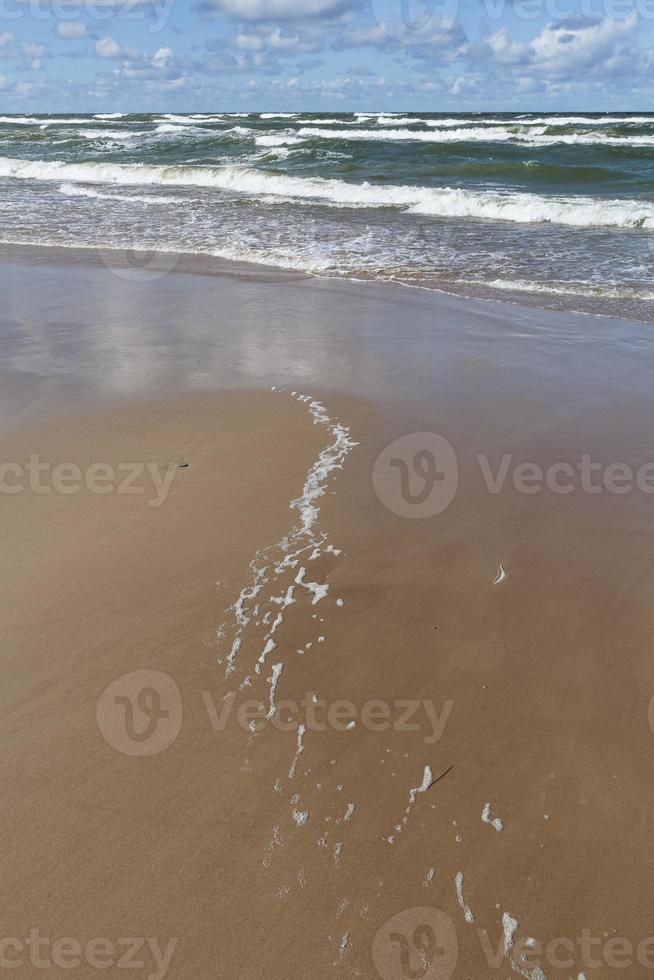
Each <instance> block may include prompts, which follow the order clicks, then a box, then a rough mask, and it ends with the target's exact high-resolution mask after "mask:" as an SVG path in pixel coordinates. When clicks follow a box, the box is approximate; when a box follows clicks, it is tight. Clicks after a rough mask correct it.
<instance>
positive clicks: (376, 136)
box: [297, 120, 654, 147]
mask: <svg viewBox="0 0 654 980" xmlns="http://www.w3.org/2000/svg"><path fill="white" fill-rule="evenodd" d="M396 123H397V120H396ZM441 125H442V124H441ZM459 125H460V121H459ZM521 125H522V124H521ZM545 129H546V127H545V126H542V127H541V130H542V131H541V132H537V131H527V132H520V131H519V130H518V129H517V128H516V127H515V126H511V125H508V126H498V125H494V126H492V125H488V126H486V127H483V126H482V127H479V126H476V127H475V128H470V129H461V128H458V129H454V128H453V129H445V128H443V129H442V130H438V129H432V130H430V131H429V132H425V131H424V130H416V129H329V130H322V129H316V128H314V127H311V126H307V127H302V128H300V129H299V130H298V131H297V134H298V135H299V136H305V137H312V138H319V139H332V140H339V139H341V140H350V141H352V140H372V141H375V140H381V141H383V142H386V143H388V142H393V141H397V140H400V141H402V142H418V143H471V142H473V143H474V142H476V143H506V142H515V143H521V144H525V145H527V146H549V145H553V144H556V143H569V144H573V143H578V144H589V145H590V144H597V145H602V146H607V145H608V146H634V147H638V146H652V145H654V135H649V134H645V135H633V136H606V135H604V134H603V133H569V134H558V135H548V134H546V133H545Z"/></svg>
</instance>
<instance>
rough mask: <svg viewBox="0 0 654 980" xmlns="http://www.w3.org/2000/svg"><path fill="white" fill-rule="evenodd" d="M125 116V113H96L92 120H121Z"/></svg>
mask: <svg viewBox="0 0 654 980" xmlns="http://www.w3.org/2000/svg"><path fill="white" fill-rule="evenodd" d="M126 115H127V113H126V112H96V114H95V115H94V116H93V118H94V119H123V118H124V117H125V116H126Z"/></svg>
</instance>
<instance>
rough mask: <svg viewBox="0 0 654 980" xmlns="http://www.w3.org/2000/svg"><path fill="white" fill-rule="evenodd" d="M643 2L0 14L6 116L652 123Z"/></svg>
mask: <svg viewBox="0 0 654 980" xmlns="http://www.w3.org/2000/svg"><path fill="white" fill-rule="evenodd" d="M653 73H654V0H0V94H1V96H2V103H1V104H2V111H3V112H21V113H22V112H57V111H66V112H70V111H74V112H120V111H148V110H149V111H155V112H161V111H169V112H170V111H172V112H183V111H189V112H205V111H229V110H232V111H239V110H241V111H244V110H254V111H266V110H289V111H292V110H310V111H321V110H322V111H337V110H340V111H346V110H350V109H356V110H366V109H371V110H379V109H387V110H393V109H396V110H397V109H402V110H405V109H408V110H413V111H419V110H432V111H443V110H446V111H447V110H458V111H465V110H488V109H496V110H501V109H507V110H512V109H536V110H538V109H546V110H554V109H573V110H574V109H595V110H603V109H614V110H615V109H621V108H623V109H640V110H649V109H651V108H654V102H653V98H652V97H653V95H654V83H653V80H652V79H653Z"/></svg>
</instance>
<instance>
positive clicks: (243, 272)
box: [0, 241, 654, 324]
mask: <svg viewBox="0 0 654 980" xmlns="http://www.w3.org/2000/svg"><path fill="white" fill-rule="evenodd" d="M135 253H137V254H139V253H140V254H143V255H147V256H150V258H149V259H148V263H147V270H148V272H149V273H156V272H161V273H162V274H167V273H168V272H174V271H176V272H180V273H187V274H192V275H218V276H230V275H233V276H236V277H241V278H243V277H246V276H252V277H262V278H264V277H265V278H266V280H267V281H269V282H276V281H280V282H293V281H295V280H302V279H317V280H319V281H322V282H328V283H329V282H331V283H335V284H338V283H353V284H355V285H359V286H362V287H369V286H381V287H389V288H398V287H401V288H404V289H411V290H413V289H415V290H421V291H425V292H427V293H434V294H436V295H443V296H453V297H456V298H458V299H460V300H462V301H464V302H470V303H473V304H474V303H497V304H500V305H508V306H515V307H518V308H521V307H524V308H525V309H528V310H540V311H548V312H551V313H561V314H573V315H576V316H591V317H600V318H602V319H606V320H620V321H628V322H631V323H636V324H652V323H654V305H652V312H651V313H650V314H649V315H647V314H645V313H643V311H642V310H640V309H639V310H637V311H635V310H634V309H633V307H632V306H629V304H633V303H635V302H636V301H635V300H630V299H627V298H615V297H610V296H597V297H592V296H585V295H584V294H581V293H574V292H570V293H567V292H566V293H563V292H557V291H556V290H551V291H547V289H545V290H543V291H540V290H538V289H533V290H530V289H511V288H505V287H493V286H491V285H489V284H485V283H479V284H475V283H457V282H443V283H441V284H439V285H436V284H434V283H427V282H420V281H419V280H417V279H411V278H410V277H409V276H407V277H406V278H391V277H375V276H373V275H369V276H366V275H362V274H361V275H354V274H351V275H346V274H343V275H332V274H329V273H327V272H320V271H313V270H309V269H301V268H294V267H293V266H292V265H289V266H284V265H283V264H281V263H279V264H274V263H270V264H268V263H266V262H263V261H261V262H259V261H247V260H244V259H243V260H241V259H232V258H226V257H223V256H220V255H212V254H211V253H209V252H179V251H175V250H172V249H171V250H166V249H160V248H152V249H149V248H145V247H144V248H137V249H129V250H123V249H120V248H118V247H117V246H115V245H106V246H103V245H97V246H91V245H89V246H85V245H61V244H58V243H51V244H47V243H43V242H39V243H15V242H3V241H0V260H8V261H26V262H30V261H38V260H39V255H40V254H41V255H48V256H49V258H50V260H51V261H53V262H59V261H61V262H66V263H68V262H71V263H75V262H77V263H82V264H87V263H88V264H90V265H104V266H106V267H107V268H109V269H111V268H112V265H113V262H114V261H115V268H116V270H117V271H118V272H123V271H124V272H126V273H130V274H135V272H134V270H135V271H136V272H138V270H139V267H138V265H137V264H135V263H132V262H131V260H130V259H126V258H125V256H126V255H130V256H131V255H133V254H135ZM152 256H155V258H152ZM566 296H568V297H570V299H569V302H568V301H566V299H565V297H566ZM575 297H576V298H577V299H578V300H580V301H581V302H579V303H577V302H576V301H575ZM640 302H641V304H642V303H651V301H650V300H642V301H640ZM584 304H586V305H587V307H588V308H586V309H584V308H583V305H584ZM580 307H582V308H580ZM636 313H639V314H640V315H636Z"/></svg>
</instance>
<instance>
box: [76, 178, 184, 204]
mask: <svg viewBox="0 0 654 980" xmlns="http://www.w3.org/2000/svg"><path fill="white" fill-rule="evenodd" d="M59 193H60V194H63V195H64V196H65V197H89V198H93V199H95V200H96V201H125V202H127V203H129V204H132V203H136V204H178V203H179V202H180V201H182V202H186V203H188V202H190V201H195V200H196V198H193V197H178V196H177V195H175V196H169V197H165V196H164V195H163V194H147V195H145V194H142V195H141V194H115V193H112V194H106V193H103V192H102V191H98V190H95V189H94V188H92V187H80V186H79V185H77V184H68V183H64V184H62V185H61V187H60V188H59Z"/></svg>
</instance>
